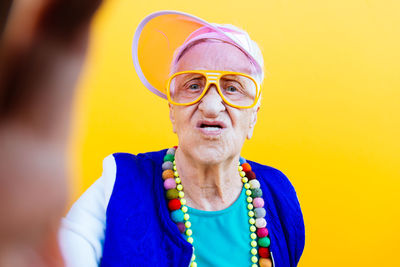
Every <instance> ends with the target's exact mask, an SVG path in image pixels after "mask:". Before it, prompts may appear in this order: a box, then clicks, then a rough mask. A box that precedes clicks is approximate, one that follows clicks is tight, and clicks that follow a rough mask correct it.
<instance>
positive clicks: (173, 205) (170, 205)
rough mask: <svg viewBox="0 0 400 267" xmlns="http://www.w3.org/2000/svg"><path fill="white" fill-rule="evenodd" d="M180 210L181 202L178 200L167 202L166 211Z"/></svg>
mask: <svg viewBox="0 0 400 267" xmlns="http://www.w3.org/2000/svg"><path fill="white" fill-rule="evenodd" d="M180 208H181V202H180V201H179V199H177V198H174V199H171V200H170V201H169V202H168V209H169V210H177V209H180Z"/></svg>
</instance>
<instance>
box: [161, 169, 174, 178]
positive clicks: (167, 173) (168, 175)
mask: <svg viewBox="0 0 400 267" xmlns="http://www.w3.org/2000/svg"><path fill="white" fill-rule="evenodd" d="M162 178H163V179H164V180H166V179H169V178H174V172H173V171H172V170H165V171H163V173H162Z"/></svg>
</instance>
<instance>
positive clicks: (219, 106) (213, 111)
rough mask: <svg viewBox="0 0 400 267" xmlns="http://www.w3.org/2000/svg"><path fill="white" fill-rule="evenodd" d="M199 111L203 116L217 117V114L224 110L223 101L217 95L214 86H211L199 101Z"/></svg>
mask: <svg viewBox="0 0 400 267" xmlns="http://www.w3.org/2000/svg"><path fill="white" fill-rule="evenodd" d="M199 110H200V111H201V112H203V113H204V115H205V116H210V117H213V116H217V115H218V113H219V112H221V111H223V110H225V105H224V100H223V99H222V98H221V96H220V95H219V93H218V89H217V87H216V86H215V85H214V84H211V85H210V86H209V88H208V89H207V92H206V93H205V95H204V96H203V98H202V99H201V100H200V104H199Z"/></svg>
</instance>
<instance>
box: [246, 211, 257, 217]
mask: <svg viewBox="0 0 400 267" xmlns="http://www.w3.org/2000/svg"><path fill="white" fill-rule="evenodd" d="M247 215H249V217H254V215H255V214H254V211H252V210H250V211H249V212H248V213H247Z"/></svg>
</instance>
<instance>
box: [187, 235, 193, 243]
mask: <svg viewBox="0 0 400 267" xmlns="http://www.w3.org/2000/svg"><path fill="white" fill-rule="evenodd" d="M187 241H188V242H189V243H190V244H192V243H193V237H191V236H189V237H188V238H187Z"/></svg>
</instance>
